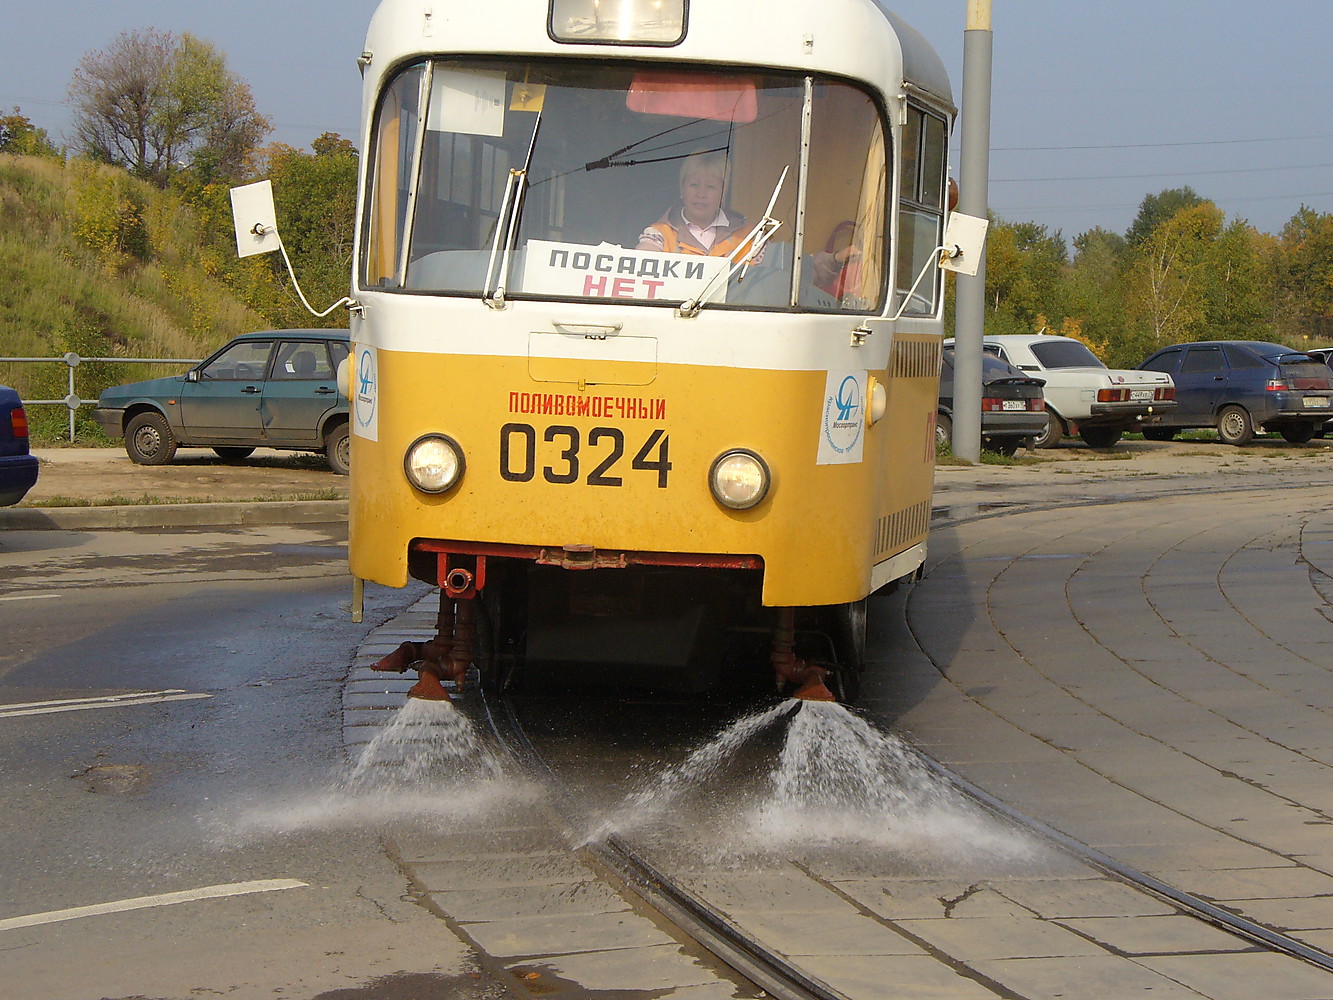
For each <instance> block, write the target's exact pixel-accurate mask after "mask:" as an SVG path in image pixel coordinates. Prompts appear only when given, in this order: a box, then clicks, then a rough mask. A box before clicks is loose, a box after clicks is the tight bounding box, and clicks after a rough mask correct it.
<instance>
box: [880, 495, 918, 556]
mask: <svg viewBox="0 0 1333 1000" xmlns="http://www.w3.org/2000/svg"><path fill="white" fill-rule="evenodd" d="M929 527H930V501H929V500H922V501H921V502H920V503H919V504H917V505H916V506H915V507H907V508H905V509H903V510H898V511H894V512H893V513H892V514H890V515H888V516H887V517H881V518H880V519H879V522H878V524H877V525H876V531H875V555H876V556H880V555H883V554H884V553H885V552H894V551H897V550H898V549H902V548H905V547H906V546H907V544H908V543H909V542H913V541H915V540H917V539H919V538H921V537H922V536H923V535H924V534H925V533H926V530H927V528H929Z"/></svg>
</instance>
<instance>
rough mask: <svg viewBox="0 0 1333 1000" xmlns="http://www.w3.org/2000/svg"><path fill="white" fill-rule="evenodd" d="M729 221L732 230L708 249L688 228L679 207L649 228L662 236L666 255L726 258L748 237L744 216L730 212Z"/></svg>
mask: <svg viewBox="0 0 1333 1000" xmlns="http://www.w3.org/2000/svg"><path fill="white" fill-rule="evenodd" d="M727 221H728V222H729V223H731V228H730V229H728V230H726V232H725V235H722V236H720V238H719V239H717V240H716V241H714V243H713V245H712V246H711V247H708V248H707V249H705V248H704V246H703V244H701V243H699V242H698V241H697V240H696V239H695V238H694V235H693V234H692V233H691V232H690V231H689V229H687V228H686V226H687V223H686V222H685V216H684V215H683V214H682V213H681V210H680V206H679V205H677V206H676V207H675V208H673V209H671V210H670V211H669V212H667V214H666V215H664V216H662V218H660V219H658V220H657V221H656V222H654V223H653V224H652V225H651V226H649V227H648V228H649V229H654V230H656V231H657V232H658V233H659V234H660V235H661V237H662V250H663V251H664V252H666V253H684V254H694V255H695V256H696V257H725V256H727V255H728V254H729V253H731V251H733V250H735V249H736V248H737V247H738V246H740V245H741V244H742V243H744V242H745V237H746V230H745V217H744V216H741V215H737V214H736V213H734V212H730V213H727Z"/></svg>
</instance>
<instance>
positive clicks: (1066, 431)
mask: <svg viewBox="0 0 1333 1000" xmlns="http://www.w3.org/2000/svg"><path fill="white" fill-rule="evenodd" d="M983 343H984V349H985V350H986V351H989V352H990V353H992V354H995V355H998V356H999V357H1000V358H1002V359H1004V360H1005V361H1007V362H1009V363H1010V364H1011V365H1013V366H1014V367H1015V368H1018V369H1020V370H1021V371H1025V372H1029V373H1032V374H1034V375H1037V376H1038V377H1040V378H1043V379H1045V380H1046V386H1045V388H1043V390H1042V392H1043V393H1044V394H1045V396H1046V413H1047V422H1046V433H1045V434H1043V435H1042V436H1040V437H1039V438H1037V439H1036V441H1035V442H1034V443H1035V444H1036V446H1037V447H1038V448H1051V447H1054V446H1055V445H1056V444H1058V443H1059V442H1060V439H1061V438H1063V437H1065V436H1066V435H1072V434H1077V435H1078V436H1079V437H1081V438H1082V439H1083V442H1084V443H1085V444H1087V445H1089V446H1090V447H1093V448H1110V447H1111V446H1113V445H1114V444H1115V443H1116V442H1117V441H1119V440H1120V435H1121V434H1124V433H1125V432H1126V431H1130V430H1136V429H1138V428H1139V427H1140V426H1141V425H1142V424H1145V423H1147V424H1151V423H1152V422H1153V421H1154V418H1155V417H1156V416H1158V415H1159V414H1162V413H1165V412H1166V411H1167V410H1173V409H1175V406H1176V387H1175V383H1173V382H1172V381H1171V376H1170V375H1167V374H1166V373H1165V372H1150V371H1138V370H1136V369H1128V370H1118V369H1113V368H1107V367H1106V365H1104V364H1102V362H1101V360H1100V359H1098V357H1097V355H1095V354H1093V353H1092V351H1090V350H1089V349H1088V346H1087V345H1086V344H1084V343H1082V342H1081V341H1078V340H1074V339H1073V338H1072V337H1052V336H1048V335H1045V334H1039V335H1018V334H1007V335H1003V336H998V337H986V338H985V340H984V342H983Z"/></svg>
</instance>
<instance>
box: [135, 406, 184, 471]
mask: <svg viewBox="0 0 1333 1000" xmlns="http://www.w3.org/2000/svg"><path fill="white" fill-rule="evenodd" d="M125 453H126V454H127V455H129V456H130V461H131V462H134V463H135V464H136V465H166V464H167V463H168V462H170V461H171V460H172V459H173V458H175V457H176V435H175V434H173V433H171V425H170V424H168V423H167V418H166V417H164V416H162V414H160V413H158V412H157V411H155V410H152V411H149V412H147V413H140V414H139V415H138V416H136V417H134V418H133V419H131V420H130V422H129V424H127V425H126V427H125Z"/></svg>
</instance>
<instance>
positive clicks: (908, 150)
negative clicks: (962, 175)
mask: <svg viewBox="0 0 1333 1000" xmlns="http://www.w3.org/2000/svg"><path fill="white" fill-rule="evenodd" d="M947 144H948V134H947V132H946V129H945V124H944V119H942V118H937V117H936V116H935V115H932V114H928V113H927V112H925V111H923V110H921V109H920V108H915V107H912V108H909V109H908V112H907V125H906V127H904V129H903V149H902V167H901V169H902V180H901V188H900V204H899V209H898V213H899V214H898V230H899V233H898V240H899V242H898V255H897V278H896V285H897V289H898V294H899V295H900V296H907V302H906V308H905V310H904V312H905V313H906V314H907V315H914V314H915V315H927V316H928V315H933V314H934V313H935V311H936V308H937V306H938V304H939V296H940V288H941V283H940V276H939V274H938V273H936V272H935V270H934V269H932V270H931V271H930V272H928V273H927V274H926V277H925V278H924V279H923V280H922V281H921V283H920V284H919V285H917V286H916V291H914V292H913V291H912V286H913V284H914V283H915V282H916V280H917V277H918V276H919V275H920V274H921V272H922V269H923V268H925V267H926V265H927V263H929V262H930V261H931V259H932V258H933V257H934V254H935V249H936V247H938V246H939V245H940V243H941V242H942V241H943V239H944V190H945V187H944V186H945V159H946V156H945V153H946V147H947Z"/></svg>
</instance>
